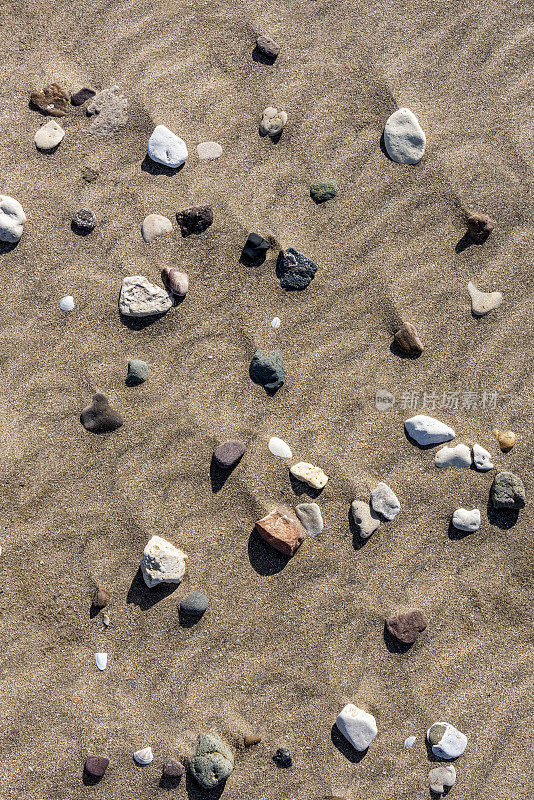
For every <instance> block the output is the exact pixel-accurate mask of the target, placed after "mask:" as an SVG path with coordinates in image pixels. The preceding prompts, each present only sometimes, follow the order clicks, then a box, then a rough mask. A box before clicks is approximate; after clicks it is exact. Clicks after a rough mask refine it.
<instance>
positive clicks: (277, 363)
mask: <svg viewBox="0 0 534 800" xmlns="http://www.w3.org/2000/svg"><path fill="white" fill-rule="evenodd" d="M250 377H251V378H252V380H253V381H254V383H259V384H260V385H261V386H263V387H264V389H265V390H266V391H267V392H270V393H274V392H276V391H277V390H278V389H279V388H280V387H281V386H283V385H284V383H285V380H286V376H285V372H284V360H283V358H282V353H281V352H280V350H274V351H273V352H272V353H262V352H261V350H256V352H255V353H254V356H253V358H252V361H251V362H250Z"/></svg>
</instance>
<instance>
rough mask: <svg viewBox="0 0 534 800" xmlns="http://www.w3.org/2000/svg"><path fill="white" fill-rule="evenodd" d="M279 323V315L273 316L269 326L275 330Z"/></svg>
mask: <svg viewBox="0 0 534 800" xmlns="http://www.w3.org/2000/svg"><path fill="white" fill-rule="evenodd" d="M281 324H282V320H281V319H280V317H274V319H272V320H271V328H274V329H275V330H277V329H278V328H279V327H280V325H281Z"/></svg>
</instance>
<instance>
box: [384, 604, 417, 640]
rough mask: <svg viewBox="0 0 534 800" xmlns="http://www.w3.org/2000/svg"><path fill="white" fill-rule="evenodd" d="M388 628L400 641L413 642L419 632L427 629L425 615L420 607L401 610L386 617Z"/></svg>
mask: <svg viewBox="0 0 534 800" xmlns="http://www.w3.org/2000/svg"><path fill="white" fill-rule="evenodd" d="M386 629H387V631H388V633H389V634H390V635H391V636H394V637H395V639H397V640H398V641H399V642H402V643H403V644H413V643H414V642H415V640H416V639H417V637H418V636H419V634H420V633H422V632H423V631H424V630H425V629H426V619H425V615H424V614H423V612H422V611H421V610H420V609H418V608H416V609H413V610H411V611H401V612H400V613H398V614H395V615H394V616H393V617H388V618H387V619H386Z"/></svg>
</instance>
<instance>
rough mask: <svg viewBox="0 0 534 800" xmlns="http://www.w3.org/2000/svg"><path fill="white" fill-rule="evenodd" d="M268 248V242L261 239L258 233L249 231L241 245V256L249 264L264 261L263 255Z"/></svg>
mask: <svg viewBox="0 0 534 800" xmlns="http://www.w3.org/2000/svg"><path fill="white" fill-rule="evenodd" d="M268 249H269V242H268V241H267V240H266V239H263V237H261V236H260V235H259V233H249V236H248V239H247V241H246V242H245V246H244V247H243V252H242V253H241V258H242V259H243V260H244V261H247V262H249V263H250V264H261V263H262V262H263V261H265V255H266V253H267V250H268Z"/></svg>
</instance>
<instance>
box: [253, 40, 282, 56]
mask: <svg viewBox="0 0 534 800" xmlns="http://www.w3.org/2000/svg"><path fill="white" fill-rule="evenodd" d="M256 47H257V48H258V50H259V51H260V53H261V54H262V55H264V56H265V57H266V58H270V59H272V60H273V61H274V59H275V58H276V56H277V55H278V54H279V53H280V46H279V45H277V44H276V42H275V41H273V39H270V38H269V37H268V36H258V38H257V39H256Z"/></svg>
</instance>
